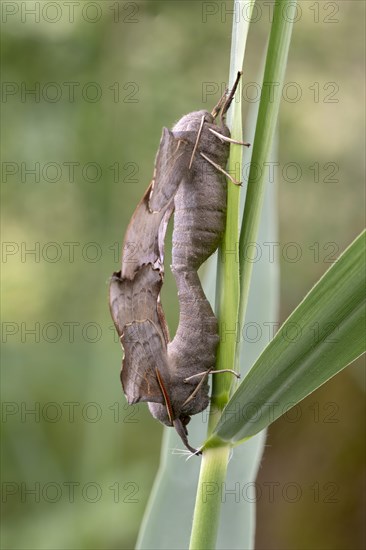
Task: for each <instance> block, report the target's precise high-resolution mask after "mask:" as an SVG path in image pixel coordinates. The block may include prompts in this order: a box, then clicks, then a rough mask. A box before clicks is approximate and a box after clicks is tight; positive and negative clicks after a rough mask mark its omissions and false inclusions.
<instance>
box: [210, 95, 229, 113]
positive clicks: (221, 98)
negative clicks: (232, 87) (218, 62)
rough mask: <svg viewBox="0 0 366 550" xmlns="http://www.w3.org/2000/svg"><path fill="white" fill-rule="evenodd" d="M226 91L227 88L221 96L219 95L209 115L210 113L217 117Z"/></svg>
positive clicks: (224, 100) (223, 103)
mask: <svg viewBox="0 0 366 550" xmlns="http://www.w3.org/2000/svg"><path fill="white" fill-rule="evenodd" d="M228 91H229V88H225V92H224V93H223V94H222V96H221V97H220V99H219V101H218V103H217V105H215V107H214V108H213V109H212V111H211V115H212V116H213V117H214V118H216V117H217V115H218V114H219V112H220V111H221V109H222V107H223V105H225V102H226V98H227V94H228Z"/></svg>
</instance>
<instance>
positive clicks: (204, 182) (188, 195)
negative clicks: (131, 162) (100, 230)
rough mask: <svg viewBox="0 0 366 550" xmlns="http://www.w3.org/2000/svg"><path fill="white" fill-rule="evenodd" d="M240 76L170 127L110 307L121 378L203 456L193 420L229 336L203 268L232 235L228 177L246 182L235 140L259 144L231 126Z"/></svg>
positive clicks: (130, 232) (128, 391)
mask: <svg viewBox="0 0 366 550" xmlns="http://www.w3.org/2000/svg"><path fill="white" fill-rule="evenodd" d="M240 76H241V73H238V76H237V79H236V82H235V84H234V87H233V89H232V90H231V92H230V93H228V92H227V91H226V92H225V93H224V95H223V96H222V98H221V99H220V101H219V102H218V104H217V105H216V106H215V107H214V109H213V111H212V112H211V113H210V112H208V111H205V110H202V111H195V112H192V113H189V114H187V115H185V116H183V117H182V118H181V119H180V120H179V121H178V122H177V123H176V124H175V126H174V127H173V129H172V130H171V131H170V130H168V129H167V128H164V129H163V133H162V137H161V140H160V145H159V149H158V152H157V155H156V160H155V169H154V174H153V178H152V181H151V183H150V185H149V187H148V189H147V190H146V192H145V194H144V196H143V198H142V199H141V201H140V203H139V204H138V206H137V208H136V210H135V212H134V214H133V216H132V218H131V221H130V223H129V225H128V227H127V231H126V234H125V238H124V244H123V252H122V266H121V271H119V272H118V273H114V274H113V276H112V278H111V283H110V311H111V316H112V318H113V321H114V325H115V327H116V330H117V332H118V335H119V338H120V342H121V344H122V347H123V349H124V359H123V363H122V370H121V382H122V387H123V391H124V393H125V395H126V398H127V401H128V403H129V404H133V403H137V402H139V401H146V402H147V403H148V406H149V409H150V412H151V414H152V415H153V416H154V417H155V418H156V419H158V420H159V421H160V422H162V423H163V424H165V425H167V426H174V427H175V429H176V431H177V432H178V434H179V435H180V437H181V439H182V441H183V443H184V444H185V446H186V447H187V448H188V449H189V450H190V451H191V452H192V453H198V454H199V451H197V450H196V449H194V448H193V447H191V446H190V444H189V442H188V431H187V424H188V423H189V421H190V418H191V416H192V415H194V414H197V413H199V412H201V411H203V410H204V409H205V408H206V407H207V405H208V403H209V397H208V392H209V385H208V376H209V374H210V373H211V372H213V369H214V366H215V358H216V350H217V346H218V342H219V335H218V323H217V319H216V317H215V315H214V313H213V311H212V308H211V306H210V304H209V302H208V300H207V298H206V296H205V294H204V292H203V289H202V287H201V283H200V280H199V277H198V274H197V270H198V268H199V267H200V266H201V265H202V263H203V262H204V261H205V260H206V259H207V258H208V257H209V256H211V254H213V253H214V252H215V250H216V249H217V247H218V246H219V243H220V241H221V239H222V235H223V232H224V228H225V219H226V192H227V189H226V178H227V177H228V178H229V179H231V180H232V181H233V182H234V183H236V184H238V182H236V181H235V180H234V179H233V178H232V177H231V176H230V175H229V174H228V173H227V172H226V171H225V166H226V163H227V159H228V156H229V147H230V143H237V144H241V145H247V146H248V145H249V144H247V143H244V142H239V141H235V140H232V139H231V137H230V131H229V129H228V127H227V126H226V124H225V115H226V112H227V110H228V109H229V107H230V104H231V102H232V100H233V97H234V94H235V90H236V88H237V86H238V83H239V80H240ZM217 118H218V119H219V120H218V123H217V122H216V119H217ZM173 213H174V227H173V250H172V266H171V269H172V272H173V274H174V277H175V280H176V284H177V290H178V299H179V325H178V328H177V331H176V334H175V336H174V338H173V340H170V336H169V331H168V327H167V323H166V320H165V316H164V312H163V308H162V305H161V301H160V292H161V288H162V284H163V280H164V242H165V236H166V229H167V226H168V222H169V219H170V217H171V216H172V215H173ZM131 250H132V251H133V253H132V254H131ZM215 372H223V371H215ZM224 372H226V369H225V371H224ZM231 372H232V371H231ZM234 374H236V373H234Z"/></svg>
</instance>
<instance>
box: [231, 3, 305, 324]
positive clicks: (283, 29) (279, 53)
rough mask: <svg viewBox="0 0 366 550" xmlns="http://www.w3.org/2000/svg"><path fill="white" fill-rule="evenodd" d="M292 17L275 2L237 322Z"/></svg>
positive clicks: (292, 9) (290, 7) (291, 8)
mask: <svg viewBox="0 0 366 550" xmlns="http://www.w3.org/2000/svg"><path fill="white" fill-rule="evenodd" d="M295 16H296V2H294V1H293V0H283V1H282V2H276V4H275V9H274V16H273V23H272V28H271V34H270V39H269V45H268V53H267V59H266V66H265V71H264V78H263V85H262V94H261V100H260V105H259V113H258V122H257V127H256V132H255V139H254V145H253V156H252V162H251V168H250V173H249V179H248V190H247V196H246V201H245V209H244V217H243V223H242V227H241V232H240V242H239V257H240V306H239V319H244V317H245V311H246V308H247V304H248V296H249V287H250V282H251V276H252V270H253V259H252V258H251V257H250V250H251V247H250V246H248V245H250V244H251V243H255V242H256V240H257V234H258V227H259V220H260V215H261V211H262V205H263V200H264V192H265V179H264V174H265V173H266V170H265V162H268V158H269V154H270V151H271V147H272V143H273V138H274V135H275V130H276V125H277V119H278V112H279V108H280V102H281V98H282V93H281V91H282V88H283V82H284V77H285V70H286V65H287V57H288V51H289V47H290V41H291V35H292V27H293V20H294V19H295ZM258 174H260V176H259V177H258Z"/></svg>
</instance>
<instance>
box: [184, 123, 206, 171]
mask: <svg viewBox="0 0 366 550" xmlns="http://www.w3.org/2000/svg"><path fill="white" fill-rule="evenodd" d="M204 123H205V115H203V116H202V118H201V124H200V127H199V129H198V133H197V138H196V143H195V144H194V147H193V151H192V156H191V160H190V161H189V166H188V169H189V170H190V169H191V167H192V163H193V157H194V155H195V153H196V151H197V147H198V142H199V140H200V137H201V134H202V128H203V125H204Z"/></svg>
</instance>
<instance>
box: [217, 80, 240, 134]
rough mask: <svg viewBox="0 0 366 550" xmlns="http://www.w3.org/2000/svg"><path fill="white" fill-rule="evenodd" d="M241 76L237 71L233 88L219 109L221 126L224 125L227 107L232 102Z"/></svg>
mask: <svg viewBox="0 0 366 550" xmlns="http://www.w3.org/2000/svg"><path fill="white" fill-rule="evenodd" d="M242 74H243V73H242V71H238V74H237V75H236V80H235V82H234V86H233V87H232V88H231V92H230V94H229V95H228V97H227V99H226V101H225V103H224V105H223V106H222V107H221V111H220V120H221V124H222V125H224V117H225V115H226V113H227V111H228V110H229V107H230V105H231V102H232V100H233V99H234V95H235V92H236V89H237V87H238V85H239V81H240V78H241V75H242Z"/></svg>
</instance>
